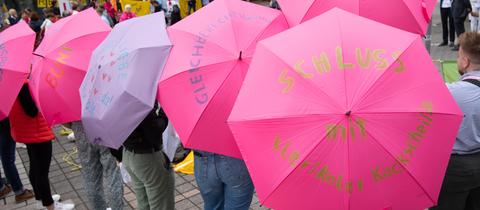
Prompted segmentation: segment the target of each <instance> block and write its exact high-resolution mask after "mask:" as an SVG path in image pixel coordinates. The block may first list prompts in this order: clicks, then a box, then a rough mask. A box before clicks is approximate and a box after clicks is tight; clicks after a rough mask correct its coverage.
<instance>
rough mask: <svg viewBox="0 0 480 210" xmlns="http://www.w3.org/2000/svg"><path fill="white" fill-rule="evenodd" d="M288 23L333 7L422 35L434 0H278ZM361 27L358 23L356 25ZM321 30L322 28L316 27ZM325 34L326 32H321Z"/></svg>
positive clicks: (293, 24) (305, 19)
mask: <svg viewBox="0 0 480 210" xmlns="http://www.w3.org/2000/svg"><path fill="white" fill-rule="evenodd" d="M278 2H279V4H280V6H281V7H282V11H283V12H284V14H285V17H286V18H287V20H288V23H289V24H290V26H292V27H293V26H296V25H298V24H300V23H303V22H305V21H307V20H310V19H312V18H314V17H316V16H318V15H320V14H322V13H324V12H326V11H328V10H330V9H332V8H334V7H338V8H341V9H344V10H347V11H349V12H352V13H355V14H358V15H360V16H363V17H366V18H369V19H372V20H375V21H378V22H381V23H384V24H387V25H390V26H394V27H397V28H400V29H403V30H406V31H410V32H413V33H417V34H422V35H425V33H426V32H427V26H428V23H429V22H430V19H431V17H432V13H433V8H434V7H435V4H436V2H437V1H436V0H301V1H299V0H278ZM356 28H357V29H358V30H363V28H362V27H361V26H357V27H356ZM319 30H321V29H319ZM323 33H328V31H323Z"/></svg>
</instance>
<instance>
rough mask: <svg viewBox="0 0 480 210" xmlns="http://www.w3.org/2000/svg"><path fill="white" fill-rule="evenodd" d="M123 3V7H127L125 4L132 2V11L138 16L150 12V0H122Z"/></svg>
mask: <svg viewBox="0 0 480 210" xmlns="http://www.w3.org/2000/svg"><path fill="white" fill-rule="evenodd" d="M121 3H122V7H123V8H122V9H125V5H127V4H130V5H131V6H132V12H133V13H135V15H137V16H144V15H148V14H150V2H148V1H135V0H122V1H121Z"/></svg>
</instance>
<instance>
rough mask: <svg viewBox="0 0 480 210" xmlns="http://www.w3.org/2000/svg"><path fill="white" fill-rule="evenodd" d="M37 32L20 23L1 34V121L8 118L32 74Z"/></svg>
mask: <svg viewBox="0 0 480 210" xmlns="http://www.w3.org/2000/svg"><path fill="white" fill-rule="evenodd" d="M34 43H35V32H33V31H32V30H31V29H30V27H29V26H28V25H27V24H26V23H24V22H20V23H18V24H16V25H14V26H12V27H9V28H8V29H6V30H5V31H3V32H2V33H0V93H1V96H0V120H2V119H4V118H5V117H7V116H8V113H9V112H10V109H11V108H12V105H13V102H14V101H15V99H16V98H17V96H18V92H19V91H20V88H21V87H22V85H23V83H24V81H25V79H27V77H28V73H29V72H30V61H31V59H32V51H33V45H34Z"/></svg>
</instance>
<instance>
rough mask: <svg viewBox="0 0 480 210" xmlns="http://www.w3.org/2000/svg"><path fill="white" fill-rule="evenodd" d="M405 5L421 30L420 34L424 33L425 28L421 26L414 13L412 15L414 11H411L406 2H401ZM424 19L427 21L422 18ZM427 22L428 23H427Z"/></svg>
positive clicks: (403, 0)
mask: <svg viewBox="0 0 480 210" xmlns="http://www.w3.org/2000/svg"><path fill="white" fill-rule="evenodd" d="M401 1H402V3H403V5H405V7H406V8H407V10H408V12H409V13H410V15H411V16H412V17H413V19H414V20H415V23H416V25H417V27H418V28H419V29H420V32H421V33H423V27H422V26H421V25H420V23H419V22H418V20H417V16H415V15H414V14H413V13H412V10H411V9H410V7H409V6H408V5H407V4H406V3H405V0H401ZM422 19H425V18H423V16H422ZM426 22H427V21H426Z"/></svg>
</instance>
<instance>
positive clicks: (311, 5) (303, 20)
mask: <svg viewBox="0 0 480 210" xmlns="http://www.w3.org/2000/svg"><path fill="white" fill-rule="evenodd" d="M303 1H305V0H303ZM315 1H316V0H313V1H312V4H310V6H308V9H307V11H305V14H304V15H303V16H302V18H301V19H300V22H299V23H298V24H301V23H303V22H305V17H306V16H307V14H308V12H309V11H310V9H312V7H313V5H314V4H315ZM280 6H282V5H280Z"/></svg>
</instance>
